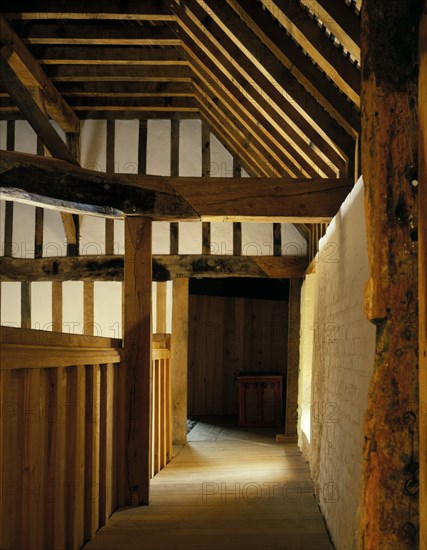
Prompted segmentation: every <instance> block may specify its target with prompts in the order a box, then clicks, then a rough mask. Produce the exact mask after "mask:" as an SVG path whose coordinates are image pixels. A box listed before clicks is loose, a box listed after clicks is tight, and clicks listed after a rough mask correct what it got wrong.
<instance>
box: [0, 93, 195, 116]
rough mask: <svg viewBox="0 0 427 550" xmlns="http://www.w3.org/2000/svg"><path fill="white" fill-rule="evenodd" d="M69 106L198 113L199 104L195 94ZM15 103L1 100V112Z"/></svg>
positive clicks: (88, 100) (81, 101)
mask: <svg viewBox="0 0 427 550" xmlns="http://www.w3.org/2000/svg"><path fill="white" fill-rule="evenodd" d="M68 103H69V106H70V107H71V108H72V109H73V111H82V110H104V111H108V110H123V109H126V107H128V108H129V109H133V110H141V111H149V110H150V109H152V110H153V111H165V112H170V111H172V112H175V111H178V112H183V111H191V112H197V111H198V110H199V109H198V102H197V100H196V99H195V94H194V93H193V95H192V96H189V97H157V96H151V97H127V96H126V97H114V96H113V97H93V96H92V97H70V99H69V102H68ZM13 106H14V105H13V103H12V102H11V101H10V100H9V99H8V98H0V110H6V109H8V108H9V109H12V108H13Z"/></svg>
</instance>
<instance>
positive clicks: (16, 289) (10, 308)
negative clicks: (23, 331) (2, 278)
mask: <svg viewBox="0 0 427 550" xmlns="http://www.w3.org/2000/svg"><path fill="white" fill-rule="evenodd" d="M1 324H2V325H7V326H10V327H20V326H21V283H15V282H9V283H2V284H1Z"/></svg>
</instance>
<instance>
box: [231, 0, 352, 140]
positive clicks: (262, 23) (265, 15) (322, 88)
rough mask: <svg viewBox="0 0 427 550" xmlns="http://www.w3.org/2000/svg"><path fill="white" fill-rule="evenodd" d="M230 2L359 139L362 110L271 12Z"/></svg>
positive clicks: (235, 0) (252, 4)
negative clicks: (357, 107)
mask: <svg viewBox="0 0 427 550" xmlns="http://www.w3.org/2000/svg"><path fill="white" fill-rule="evenodd" d="M227 2H228V3H229V4H230V6H232V7H233V9H234V10H235V11H236V12H237V13H238V15H239V16H240V17H241V19H242V20H243V21H244V22H245V23H246V24H247V25H248V27H249V28H250V29H251V30H252V31H253V32H254V33H255V34H256V36H257V37H258V38H259V39H260V40H261V42H263V44H265V45H266V46H267V47H268V48H269V49H270V51H271V52H272V53H273V54H274V55H275V57H276V58H277V59H278V60H279V61H280V63H281V64H282V65H283V66H284V67H286V68H287V69H288V70H289V71H290V73H291V74H293V75H294V76H295V77H296V79H297V80H298V81H299V82H300V83H301V84H302V85H303V86H304V88H306V90H307V91H308V92H309V93H310V94H311V95H312V96H313V98H314V99H315V100H316V101H318V102H319V103H320V105H321V106H322V107H323V108H324V109H325V110H326V111H327V112H328V113H329V114H330V115H331V116H332V117H334V118H335V119H336V120H337V121H338V123H339V124H340V125H341V126H342V127H343V128H344V129H345V130H346V131H347V133H349V134H350V135H351V136H353V137H356V135H357V134H358V133H360V112H359V111H358V109H356V108H355V106H354V105H353V104H352V103H351V102H350V101H349V100H348V98H347V96H345V95H344V93H343V92H341V91H340V90H338V88H337V87H336V86H335V85H334V83H333V82H332V81H331V80H330V79H329V78H327V77H326V75H325V74H324V72H323V71H322V70H320V69H319V67H317V66H316V65H315V64H314V63H313V62H312V61H311V59H310V58H309V57H308V56H307V55H305V54H304V53H303V52H302V51H301V49H300V48H299V47H298V44H297V43H296V42H295V41H294V40H292V38H290V37H289V36H288V35H287V33H285V32H283V29H282V28H281V27H280V25H279V24H278V22H277V21H276V20H274V19H273V18H272V17H271V16H270V14H269V12H267V10H265V9H263V7H262V4H261V3H259V2H244V0H227ZM253 53H255V52H253ZM264 60H265V63H266V67H267V66H268V65H267V64H268V63H270V62H269V59H268V57H264V58H263V61H264ZM270 71H271V69H270ZM273 74H274V73H273ZM277 78H279V77H277Z"/></svg>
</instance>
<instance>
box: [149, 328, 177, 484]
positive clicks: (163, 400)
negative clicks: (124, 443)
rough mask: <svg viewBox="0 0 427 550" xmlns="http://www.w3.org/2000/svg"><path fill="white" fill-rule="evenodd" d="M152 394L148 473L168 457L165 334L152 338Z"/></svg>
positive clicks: (168, 367)
mask: <svg viewBox="0 0 427 550" xmlns="http://www.w3.org/2000/svg"><path fill="white" fill-rule="evenodd" d="M152 364H153V394H152V395H153V398H152V403H151V426H152V429H151V464H150V472H151V477H154V476H155V475H156V474H157V473H158V472H160V470H162V469H163V468H164V467H165V466H166V464H167V463H168V462H169V461H170V460H171V458H172V393H171V354H170V337H169V335H160V334H156V335H154V338H153V351H152Z"/></svg>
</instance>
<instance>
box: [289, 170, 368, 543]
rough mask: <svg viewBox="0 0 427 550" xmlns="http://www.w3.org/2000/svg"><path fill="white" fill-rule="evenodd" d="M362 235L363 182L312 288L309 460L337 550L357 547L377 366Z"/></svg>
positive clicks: (324, 250) (325, 242)
mask: <svg viewBox="0 0 427 550" xmlns="http://www.w3.org/2000/svg"><path fill="white" fill-rule="evenodd" d="M365 231H366V230H365V218H364V204H363V182H362V181H361V180H360V181H359V182H358V183H357V185H356V186H355V188H354V190H353V191H352V193H351V194H350V196H349V197H348V198H347V200H346V201H345V203H344V205H343V206H342V208H341V210H340V212H339V213H338V214H337V216H336V217H335V218H334V220H333V222H332V223H331V225H330V227H329V228H328V231H327V233H326V235H325V237H324V238H323V239H322V240H321V246H320V253H319V257H318V263H317V265H316V273H315V284H314V312H313V313H314V314H313V328H314V330H313V363H312V380H311V383H312V387H311V405H310V407H311V438H310V445H309V449H308V457H309V463H310V469H311V473H312V477H313V480H314V482H315V487H316V494H317V497H318V498H319V502H320V507H321V509H322V512H323V514H324V516H325V518H326V521H327V524H328V528H329V531H330V533H331V536H332V539H333V541H334V544H335V546H336V548H337V550H353V549H356V548H357V531H358V524H359V501H360V491H361V472H362V461H363V458H362V450H363V423H364V415H365V410H366V405H367V397H368V390H369V384H370V379H371V375H372V372H373V364H374V360H373V358H374V345H375V328H374V326H373V325H372V324H370V323H369V322H368V321H367V319H366V317H365V314H364V286H365V283H366V281H367V280H368V278H369V272H368V259H367V252H366V234H365ZM304 295H305V292H303V297H304ZM303 357H304V356H303ZM304 368H305V369H306V370H307V366H305V367H304ZM303 383H304V378H303ZM305 383H306V382H305ZM300 393H301V395H302V396H304V388H302V389H300ZM302 405H303V407H305V408H306V404H304V403H302Z"/></svg>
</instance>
